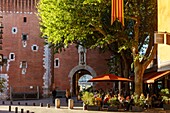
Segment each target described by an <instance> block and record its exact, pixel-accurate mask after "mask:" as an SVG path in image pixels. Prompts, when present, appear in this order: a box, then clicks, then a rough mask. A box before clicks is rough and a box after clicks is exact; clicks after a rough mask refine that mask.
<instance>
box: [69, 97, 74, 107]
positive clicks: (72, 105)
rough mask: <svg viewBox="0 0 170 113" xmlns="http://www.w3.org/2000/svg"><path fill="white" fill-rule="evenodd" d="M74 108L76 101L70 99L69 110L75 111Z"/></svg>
mask: <svg viewBox="0 0 170 113" xmlns="http://www.w3.org/2000/svg"><path fill="white" fill-rule="evenodd" d="M73 107H74V101H73V99H69V100H68V109H73Z"/></svg>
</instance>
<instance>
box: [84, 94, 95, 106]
mask: <svg viewBox="0 0 170 113" xmlns="http://www.w3.org/2000/svg"><path fill="white" fill-rule="evenodd" d="M81 99H82V101H83V102H84V104H85V105H94V102H95V98H94V94H93V93H92V92H88V91H85V92H83V93H82V97H81Z"/></svg>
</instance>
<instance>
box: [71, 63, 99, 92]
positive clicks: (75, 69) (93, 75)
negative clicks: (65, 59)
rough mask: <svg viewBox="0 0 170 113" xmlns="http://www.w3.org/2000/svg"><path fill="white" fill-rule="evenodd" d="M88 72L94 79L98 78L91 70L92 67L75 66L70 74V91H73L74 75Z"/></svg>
mask: <svg viewBox="0 0 170 113" xmlns="http://www.w3.org/2000/svg"><path fill="white" fill-rule="evenodd" d="M82 69H84V70H87V71H88V72H89V73H90V74H91V76H92V77H95V76H96V72H95V71H94V70H93V68H91V67H90V66H88V65H86V66H84V65H78V66H75V67H74V68H73V69H72V70H71V71H70V73H69V75H68V77H69V78H70V90H71V91H72V83H73V75H74V74H75V73H76V72H77V71H79V70H82Z"/></svg>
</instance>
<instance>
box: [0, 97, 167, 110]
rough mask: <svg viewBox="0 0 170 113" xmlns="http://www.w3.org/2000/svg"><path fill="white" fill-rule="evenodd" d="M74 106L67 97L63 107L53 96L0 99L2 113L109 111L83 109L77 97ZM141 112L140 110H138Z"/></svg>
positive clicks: (63, 99) (62, 99)
mask: <svg viewBox="0 0 170 113" xmlns="http://www.w3.org/2000/svg"><path fill="white" fill-rule="evenodd" d="M72 99H73V100H74V108H73V109H68V106H67V104H66V101H65V98H60V102H61V107H60V108H55V107H54V105H53V104H52V99H51V98H46V99H40V100H21V101H12V103H11V101H4V104H3V101H2V100H1V101H0V113H15V111H16V108H17V109H18V113H21V109H23V111H24V113H27V111H28V110H29V113H107V112H108V111H87V110H83V107H82V102H78V101H77V100H76V99H75V98H72ZM40 103H41V104H43V107H41V106H40ZM47 104H50V107H47ZM9 106H11V112H9ZM116 113H135V112H116ZM138 113H139V112H138ZM140 113H170V111H160V112H159V110H149V111H145V112H140Z"/></svg>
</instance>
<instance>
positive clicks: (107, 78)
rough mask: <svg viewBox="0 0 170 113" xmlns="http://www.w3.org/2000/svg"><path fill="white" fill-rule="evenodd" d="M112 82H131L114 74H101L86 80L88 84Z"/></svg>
mask: <svg viewBox="0 0 170 113" xmlns="http://www.w3.org/2000/svg"><path fill="white" fill-rule="evenodd" d="M113 81H125V82H131V81H132V80H130V79H128V78H124V77H121V76H117V75H115V74H103V75H99V76H96V77H93V78H92V79H90V80H88V82H113Z"/></svg>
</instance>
